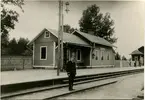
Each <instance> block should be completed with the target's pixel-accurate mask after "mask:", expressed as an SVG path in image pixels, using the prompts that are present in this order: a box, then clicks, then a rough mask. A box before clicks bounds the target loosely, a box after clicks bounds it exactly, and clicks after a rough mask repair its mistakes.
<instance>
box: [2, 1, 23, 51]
mask: <svg viewBox="0 0 145 100" xmlns="http://www.w3.org/2000/svg"><path fill="white" fill-rule="evenodd" d="M13 5H14V6H18V7H19V8H20V9H21V10H22V11H23V9H22V5H24V0H1V8H2V9H1V43H2V44H1V46H2V49H4V48H6V47H7V46H8V36H9V34H8V33H9V31H10V30H11V29H14V27H15V22H18V17H19V14H18V12H17V11H14V10H11V9H8V8H7V7H6V6H13Z"/></svg>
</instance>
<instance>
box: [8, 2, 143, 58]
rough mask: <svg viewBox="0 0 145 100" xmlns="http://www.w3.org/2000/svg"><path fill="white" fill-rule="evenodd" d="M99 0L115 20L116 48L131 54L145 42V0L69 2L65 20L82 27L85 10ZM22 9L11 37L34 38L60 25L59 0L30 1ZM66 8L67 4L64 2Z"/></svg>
mask: <svg viewBox="0 0 145 100" xmlns="http://www.w3.org/2000/svg"><path fill="white" fill-rule="evenodd" d="M92 4H96V5H98V6H99V7H100V10H101V12H102V13H106V12H109V13H110V14H111V18H112V19H113V20H114V22H115V33H114V34H115V36H116V37H117V38H118V41H117V43H115V44H114V45H116V46H117V49H116V51H118V52H119V53H120V54H121V55H125V56H126V57H127V58H129V57H130V55H129V54H130V53H131V52H132V51H133V50H135V49H137V48H138V47H140V46H142V45H144V31H145V7H144V6H145V3H144V2H143V1H140V2H135V1H129V2H127V1H101V2H100V1H95V2H91V1H90V2H88V1H85V2H79V1H75V2H70V5H69V10H70V11H69V13H68V14H67V13H66V12H64V24H69V25H71V26H72V27H74V28H79V24H78V21H79V19H80V18H81V16H82V12H83V10H85V9H86V8H87V7H88V6H90V5H92ZM23 9H24V13H22V12H20V17H19V23H16V27H15V30H12V31H11V32H10V38H12V37H16V38H17V39H18V38H19V37H25V38H28V39H29V40H32V38H34V37H35V36H36V35H37V34H38V33H39V32H40V31H41V30H42V29H43V28H51V29H58V2H56V1H55V2H54V1H53V2H52V1H41V2H40V1H37V2H36V1H27V2H25V5H24V6H23ZM64 9H65V6H64Z"/></svg>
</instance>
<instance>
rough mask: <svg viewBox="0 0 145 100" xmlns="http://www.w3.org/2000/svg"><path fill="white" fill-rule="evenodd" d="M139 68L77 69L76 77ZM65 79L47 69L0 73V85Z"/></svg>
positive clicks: (61, 75) (63, 75) (62, 75)
mask: <svg viewBox="0 0 145 100" xmlns="http://www.w3.org/2000/svg"><path fill="white" fill-rule="evenodd" d="M140 68H143V67H122V68H93V69H77V76H82V75H90V74H100V73H107V72H116V71H125V70H132V69H140ZM65 77H67V74H66V72H61V73H60V75H59V76H57V70H49V69H32V70H21V71H4V72H1V85H9V84H16V83H25V82H35V81H40V80H50V79H59V78H65Z"/></svg>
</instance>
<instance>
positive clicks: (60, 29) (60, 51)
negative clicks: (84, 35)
mask: <svg viewBox="0 0 145 100" xmlns="http://www.w3.org/2000/svg"><path fill="white" fill-rule="evenodd" d="M68 5H69V3H68V2H66V12H67V13H68V11H69V10H68ZM61 68H63V1H61V0H59V25H58V65H57V76H59V72H60V69H61Z"/></svg>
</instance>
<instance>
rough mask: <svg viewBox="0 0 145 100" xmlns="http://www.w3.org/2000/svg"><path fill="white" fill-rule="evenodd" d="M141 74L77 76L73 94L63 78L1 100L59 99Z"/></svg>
mask: <svg viewBox="0 0 145 100" xmlns="http://www.w3.org/2000/svg"><path fill="white" fill-rule="evenodd" d="M141 72H144V69H143V68H142V69H134V70H128V71H118V72H109V73H102V74H92V75H83V76H77V77H76V79H75V82H74V87H75V88H76V90H74V91H71V92H70V91H68V80H67V78H62V79H61V80H59V82H58V80H56V81H55V84H53V85H49V86H47V85H46V83H45V82H42V83H44V86H43V84H41V85H39V86H40V87H39V86H38V85H36V86H37V87H34V88H30V89H29V88H28V89H23V90H19V91H13V92H4V93H2V95H1V99H3V100H5V99H14V100H16V99H43V100H47V99H53V98H57V97H59V96H63V95H68V94H71V93H74V92H79V91H83V90H86V89H90V88H94V87H99V86H103V85H107V84H111V83H115V82H117V81H118V79H119V77H122V76H126V75H132V74H137V73H141ZM47 83H48V82H47ZM53 83H54V81H53ZM56 83H58V84H56ZM39 84H40V83H39ZM42 86H43V87H42ZM80 87H81V88H80ZM78 88H79V89H78Z"/></svg>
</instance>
